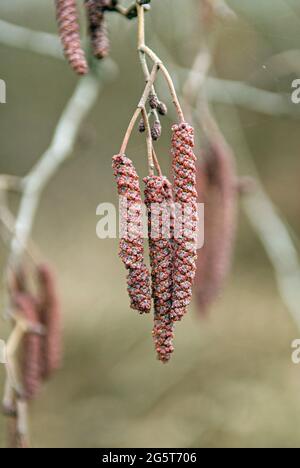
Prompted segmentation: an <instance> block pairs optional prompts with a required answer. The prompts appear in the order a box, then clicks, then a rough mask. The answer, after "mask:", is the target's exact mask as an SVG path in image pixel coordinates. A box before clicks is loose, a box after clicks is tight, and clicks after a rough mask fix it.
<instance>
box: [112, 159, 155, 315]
mask: <svg viewBox="0 0 300 468" xmlns="http://www.w3.org/2000/svg"><path fill="white" fill-rule="evenodd" d="M113 170H114V175H115V178H116V181H117V187H118V193H119V196H120V197H121V206H122V230H123V232H122V238H121V240H120V252H119V255H120V258H121V259H122V261H123V263H124V265H125V267H126V269H127V270H128V278H127V282H128V294H129V297H130V301H131V307H132V309H135V310H137V311H139V312H140V313H147V312H150V309H151V292H150V275H149V271H148V268H147V267H146V265H145V263H144V246H143V223H142V198H141V190H140V186H139V177H138V175H137V173H136V170H135V168H134V166H133V164H132V161H131V160H130V159H129V158H127V157H126V156H125V155H120V154H119V155H116V156H114V157H113Z"/></svg>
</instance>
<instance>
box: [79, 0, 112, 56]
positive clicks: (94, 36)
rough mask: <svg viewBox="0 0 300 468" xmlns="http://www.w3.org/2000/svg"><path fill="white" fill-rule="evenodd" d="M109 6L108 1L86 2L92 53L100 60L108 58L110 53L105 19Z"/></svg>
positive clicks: (91, 0)
mask: <svg viewBox="0 0 300 468" xmlns="http://www.w3.org/2000/svg"><path fill="white" fill-rule="evenodd" d="M108 4H109V2H107V0H85V7H86V12H87V19H88V31H89V35H90V38H91V44H92V51H93V54H94V56H95V57H97V58H98V59H102V58H104V57H106V56H107V55H108V53H109V39H108V33H107V24H106V18H105V9H106V8H107V6H108Z"/></svg>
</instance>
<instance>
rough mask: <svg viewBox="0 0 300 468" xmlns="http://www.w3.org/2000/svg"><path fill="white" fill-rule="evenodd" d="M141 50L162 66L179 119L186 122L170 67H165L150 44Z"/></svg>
mask: <svg viewBox="0 0 300 468" xmlns="http://www.w3.org/2000/svg"><path fill="white" fill-rule="evenodd" d="M140 51H141V52H144V53H145V54H147V55H148V57H149V58H150V59H151V60H152V61H153V62H154V63H157V64H159V68H160V70H161V72H162V74H163V75H164V77H165V80H166V82H167V84H168V87H169V90H170V93H171V96H172V101H173V104H174V106H175V108H176V111H177V114H178V117H179V120H180V122H184V120H185V119H184V114H183V111H182V108H181V105H180V102H179V99H178V96H177V93H176V89H175V86H174V83H173V80H172V78H171V75H170V73H169V71H168V69H167V68H166V67H165V65H164V64H163V62H162V60H161V59H160V58H159V57H158V56H157V55H156V54H155V52H153V50H151V49H150V48H149V47H148V46H146V45H144V46H141V47H140Z"/></svg>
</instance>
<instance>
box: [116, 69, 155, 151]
mask: <svg viewBox="0 0 300 468" xmlns="http://www.w3.org/2000/svg"><path fill="white" fill-rule="evenodd" d="M157 72H158V64H155V65H154V66H153V69H152V72H151V74H150V77H149V80H148V82H147V84H146V86H145V89H144V92H143V94H142V97H141V99H140V101H139V103H138V105H137V108H136V110H135V112H134V114H133V116H132V118H131V120H130V123H129V126H128V128H127V131H126V133H125V136H124V139H123V142H122V145H121V149H120V154H125V153H126V148H127V146H128V143H129V140H130V137H131V134H132V131H133V129H134V126H135V124H136V121H137V119H138V117H139V115H140V113H141V112H142V109H144V108H145V106H146V102H147V99H148V97H149V94H150V92H151V88H152V86H153V83H154V81H155V79H156V75H157Z"/></svg>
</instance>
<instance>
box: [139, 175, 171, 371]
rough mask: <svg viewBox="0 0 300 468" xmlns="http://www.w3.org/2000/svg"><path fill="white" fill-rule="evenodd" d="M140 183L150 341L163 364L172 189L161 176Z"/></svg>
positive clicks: (167, 338) (167, 346)
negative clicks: (145, 224) (150, 306)
mask: <svg viewBox="0 0 300 468" xmlns="http://www.w3.org/2000/svg"><path fill="white" fill-rule="evenodd" d="M144 182H145V204H146V207H147V214H148V240H149V254H150V265H151V273H152V297H153V299H154V328H153V339H154V342H155V348H156V352H157V356H158V359H159V360H160V361H162V362H164V363H166V362H168V361H169V360H170V358H171V354H172V353H173V351H174V346H173V338H174V331H173V329H174V324H173V321H172V320H171V313H172V289H173V228H174V226H173V223H174V204H173V196H172V186H171V184H170V182H169V181H168V179H167V178H166V177H163V176H149V177H146V178H145V179H144Z"/></svg>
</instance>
